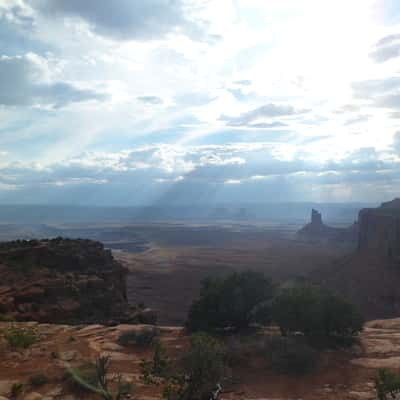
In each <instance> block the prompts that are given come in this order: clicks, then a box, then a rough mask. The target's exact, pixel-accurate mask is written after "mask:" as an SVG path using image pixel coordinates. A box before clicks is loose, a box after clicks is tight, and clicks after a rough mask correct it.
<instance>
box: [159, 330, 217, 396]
mask: <svg viewBox="0 0 400 400" xmlns="http://www.w3.org/2000/svg"><path fill="white" fill-rule="evenodd" d="M223 369H224V350H223V346H222V344H221V343H220V342H219V341H217V340H216V339H214V338H212V337H210V336H208V335H206V334H204V333H198V334H195V335H193V336H192V337H191V340H190V347H189V349H188V351H187V353H186V354H185V355H184V357H183V358H182V371H181V373H180V374H179V375H178V376H177V377H175V379H174V380H173V381H172V383H171V382H170V383H169V385H167V386H166V387H165V388H164V397H165V398H167V399H169V400H175V399H176V400H202V399H204V398H208V397H209V396H210V394H211V393H212V392H213V390H214V389H215V387H216V386H217V384H218V383H219V381H220V380H221V378H222V375H223Z"/></svg>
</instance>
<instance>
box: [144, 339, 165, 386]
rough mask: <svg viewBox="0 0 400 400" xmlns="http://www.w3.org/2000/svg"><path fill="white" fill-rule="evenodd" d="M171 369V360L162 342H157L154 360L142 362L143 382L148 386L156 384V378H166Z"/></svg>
mask: <svg viewBox="0 0 400 400" xmlns="http://www.w3.org/2000/svg"><path fill="white" fill-rule="evenodd" d="M168 368H169V359H168V356H167V354H166V351H165V348H164V346H163V345H162V343H161V342H159V341H157V342H156V344H155V348H154V353H153V358H152V359H151V360H142V361H141V363H140V370H141V373H142V380H143V382H144V383H146V384H151V383H155V382H156V379H154V377H164V376H166V375H167V372H168Z"/></svg>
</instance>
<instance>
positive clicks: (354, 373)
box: [0, 319, 400, 400]
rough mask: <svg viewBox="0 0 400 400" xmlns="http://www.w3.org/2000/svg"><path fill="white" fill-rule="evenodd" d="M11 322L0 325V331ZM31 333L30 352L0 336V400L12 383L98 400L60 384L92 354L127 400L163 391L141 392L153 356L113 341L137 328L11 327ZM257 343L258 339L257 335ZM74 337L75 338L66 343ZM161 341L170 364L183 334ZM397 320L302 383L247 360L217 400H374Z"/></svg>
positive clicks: (30, 395) (391, 359)
mask: <svg viewBox="0 0 400 400" xmlns="http://www.w3.org/2000/svg"><path fill="white" fill-rule="evenodd" d="M9 325H10V323H6V322H2V323H0V331H4V330H5V329H7V328H8V327H9ZM15 325H17V326H19V327H31V328H33V329H34V330H35V331H36V332H37V335H38V338H39V340H38V341H37V342H36V343H35V344H34V345H33V346H32V347H31V348H29V349H27V350H21V351H12V350H11V349H10V348H9V346H8V344H7V343H6V341H5V340H4V339H3V337H2V336H3V335H1V339H0V398H1V399H3V398H2V397H1V396H4V397H5V398H6V399H7V398H9V397H8V396H9V392H10V389H11V386H12V384H13V383H22V384H24V389H23V392H22V393H21V395H20V396H19V397H18V399H26V400H39V399H44V400H55V399H61V400H74V399H92V398H93V399H95V398H98V397H96V396H93V395H90V394H85V393H83V392H82V393H80V394H76V392H74V391H72V390H71V388H70V387H69V386H68V385H67V384H66V382H65V381H64V380H63V376H64V374H65V371H66V367H67V366H72V367H73V366H78V365H80V364H82V363H83V362H86V361H89V360H94V359H95V358H96V357H97V356H98V355H100V354H103V355H104V354H105V355H109V356H110V358H111V360H112V364H111V371H110V372H111V373H110V375H109V378H110V380H111V381H113V380H114V381H115V380H116V379H117V376H118V375H119V374H120V375H121V376H122V378H123V379H124V380H126V381H130V382H133V383H134V386H135V389H134V392H133V394H132V398H137V399H141V400H153V399H154V400H155V399H160V398H161V392H162V387H163V384H162V382H161V383H160V384H159V385H146V384H144V383H143V382H142V381H141V379H140V361H141V360H142V359H150V358H151V356H152V351H151V350H150V349H149V350H143V349H139V348H132V347H130V348H127V347H121V346H120V345H118V344H117V338H118V337H119V335H120V334H121V333H122V332H126V331H130V330H139V329H142V328H143V326H140V325H118V326H114V327H105V326H101V325H86V326H68V325H53V324H38V323H35V322H32V323H28V322H25V323H15ZM260 337H262V336H260ZM71 338H73V339H71ZM160 340H161V342H162V343H163V344H164V345H165V347H166V350H167V352H168V355H169V357H170V358H172V359H173V358H174V357H176V356H177V355H179V354H181V353H182V351H183V350H184V349H185V346H187V336H186V335H185V333H184V331H183V330H182V328H179V327H163V328H161V334H160ZM399 365H400V319H392V320H377V321H370V322H368V323H367V324H366V326H365V329H364V331H363V333H362V335H361V339H360V343H359V344H358V345H356V346H354V347H353V348H352V349H350V350H346V351H326V352H324V353H322V356H321V361H320V363H319V367H318V369H317V371H315V372H313V373H311V374H309V375H305V376H300V377H288V376H285V375H278V374H275V373H272V372H271V371H270V370H269V368H268V367H267V366H266V365H265V364H264V362H263V361H262V358H260V359H258V360H257V359H254V360H252V362H251V364H250V365H248V366H246V367H241V366H238V367H233V368H232V369H231V370H230V371H229V375H231V376H232V377H233V380H231V381H230V382H231V383H229V384H227V385H225V386H224V388H223V393H222V397H221V399H222V400H224V399H230V400H236V399H237V400H239V399H241V400H245V399H246V400H250V399H251V400H256V399H257V400H258V399H260V400H261V399H262V400H278V399H279V400H289V399H291V400H294V399H297V400H299V399H310V400H323V399H324V400H325V399H326V400H333V399H335V400H338V399H374V398H375V392H374V382H373V381H374V376H375V373H376V369H377V368H380V367H388V368H392V369H399ZM37 373H42V374H45V375H46V376H47V377H48V379H49V382H48V383H46V384H45V385H43V386H40V387H32V386H31V385H29V379H30V377H31V376H32V375H34V374H37Z"/></svg>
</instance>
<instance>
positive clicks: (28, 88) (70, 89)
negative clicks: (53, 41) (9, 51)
mask: <svg viewBox="0 0 400 400" xmlns="http://www.w3.org/2000/svg"><path fill="white" fill-rule="evenodd" d="M48 72H49V71H48V64H47V62H46V59H44V58H42V57H39V56H38V55H36V54H34V53H28V54H26V55H24V56H15V57H7V56H1V57H0V104H1V105H5V106H24V105H25V106H31V105H33V106H51V107H54V108H59V107H63V106H66V105H68V104H70V103H76V102H82V101H87V100H99V101H102V100H105V99H106V98H107V95H106V94H104V93H100V92H97V91H95V90H93V89H87V88H78V87H77V86H75V85H73V84H71V83H68V82H62V81H52V80H50V79H49V77H48V76H47V75H48Z"/></svg>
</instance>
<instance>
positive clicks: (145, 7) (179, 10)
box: [28, 0, 216, 41]
mask: <svg viewBox="0 0 400 400" xmlns="http://www.w3.org/2000/svg"><path fill="white" fill-rule="evenodd" d="M28 1H29V4H31V5H32V6H33V7H34V8H36V9H38V10H40V12H42V13H43V14H45V15H47V16H49V17H70V18H79V19H81V20H83V21H85V22H86V23H87V24H88V26H89V28H90V30H92V31H93V32H94V33H96V34H98V35H100V36H103V37H107V38H111V39H116V40H153V39H160V38H163V37H165V36H167V35H168V34H171V33H179V34H184V35H186V36H188V37H190V38H192V39H195V40H202V41H203V40H207V41H210V40H215V39H216V36H213V35H209V34H208V33H207V28H208V24H207V22H206V21H204V20H202V19H199V18H195V17H194V16H193V15H192V14H191V12H190V10H191V9H190V7H189V5H190V4H188V2H187V1H184V0H172V1H171V0H146V1H143V0H119V1H109V0H85V1H81V0H28Z"/></svg>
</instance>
